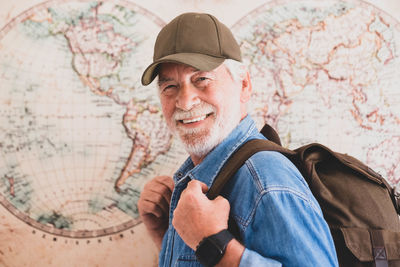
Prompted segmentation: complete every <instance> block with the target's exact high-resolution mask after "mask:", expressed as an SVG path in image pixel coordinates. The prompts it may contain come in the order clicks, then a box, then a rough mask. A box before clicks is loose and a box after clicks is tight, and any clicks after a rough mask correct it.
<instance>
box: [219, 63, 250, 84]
mask: <svg viewBox="0 0 400 267" xmlns="http://www.w3.org/2000/svg"><path fill="white" fill-rule="evenodd" d="M223 64H224V66H225V68H226V69H227V70H228V72H229V73H230V75H231V77H232V79H233V80H234V81H235V82H237V81H241V80H243V79H244V78H245V75H246V72H247V67H246V65H245V64H243V63H242V62H240V61H237V60H233V59H225V61H224V63H223Z"/></svg>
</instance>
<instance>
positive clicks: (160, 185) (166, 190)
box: [142, 176, 174, 205]
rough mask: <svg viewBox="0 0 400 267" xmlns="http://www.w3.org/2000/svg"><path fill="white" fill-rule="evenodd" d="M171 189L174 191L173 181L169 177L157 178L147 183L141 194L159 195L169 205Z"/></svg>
mask: <svg viewBox="0 0 400 267" xmlns="http://www.w3.org/2000/svg"><path fill="white" fill-rule="evenodd" d="M173 189H174V181H173V180H172V178H171V177H168V176H165V177H161V176H159V177H156V178H154V179H152V180H151V181H150V182H148V183H147V184H146V185H145V186H144V188H143V191H142V193H143V192H144V193H148V192H152V193H155V194H160V195H162V196H163V197H164V199H165V202H166V203H167V204H168V205H169V204H170V201H171V196H172V191H173Z"/></svg>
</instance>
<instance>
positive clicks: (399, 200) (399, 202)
mask: <svg viewBox="0 0 400 267" xmlns="http://www.w3.org/2000/svg"><path fill="white" fill-rule="evenodd" d="M393 198H394V204H395V208H396V211H397V214H399V215H400V184H397V185H396V186H395V187H394V188H393Z"/></svg>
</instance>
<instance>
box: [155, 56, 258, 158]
mask: <svg viewBox="0 0 400 267" xmlns="http://www.w3.org/2000/svg"><path fill="white" fill-rule="evenodd" d="M247 79H248V76H247V77H246V79H245V80H246V81H237V82H235V81H234V80H233V79H232V77H231V75H230V74H229V72H228V70H227V69H226V67H225V66H224V65H220V66H219V67H217V68H216V69H214V70H212V71H208V72H204V71H198V70H196V69H194V68H192V67H190V66H187V65H183V64H175V63H164V64H162V65H161V67H160V70H159V81H158V85H159V94H160V100H161V106H162V109H163V113H164V117H165V119H166V121H167V124H168V127H169V128H170V129H171V131H172V132H173V133H175V134H176V135H178V136H179V137H180V139H181V140H182V142H183V144H184V146H185V148H186V150H187V151H188V153H189V154H190V156H191V158H192V160H193V162H194V163H195V164H198V163H200V162H201V160H202V159H203V158H204V157H205V155H207V153H209V152H210V151H211V150H212V149H213V148H214V147H215V146H217V145H218V144H219V143H220V142H221V141H222V140H223V139H224V138H225V137H226V136H227V135H228V134H229V133H230V132H231V131H232V130H233V129H234V128H235V127H236V126H237V125H238V123H239V122H240V120H241V119H242V118H243V117H245V116H246V108H245V103H246V102H247V100H248V98H249V96H250V91H251V86H247V85H250V83H249V82H247Z"/></svg>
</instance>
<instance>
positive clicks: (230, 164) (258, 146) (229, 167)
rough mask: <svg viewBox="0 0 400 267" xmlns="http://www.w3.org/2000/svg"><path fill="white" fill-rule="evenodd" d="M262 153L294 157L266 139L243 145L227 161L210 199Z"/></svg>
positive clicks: (213, 187)
mask: <svg viewBox="0 0 400 267" xmlns="http://www.w3.org/2000/svg"><path fill="white" fill-rule="evenodd" d="M260 151H278V152H281V153H283V154H285V155H293V154H295V152H294V151H291V150H289V149H286V148H284V147H282V146H280V145H278V144H276V143H274V142H272V141H269V140H264V139H254V140H250V141H248V142H246V143H245V144H243V145H242V146H241V147H240V148H239V149H238V150H237V151H236V152H234V153H233V155H232V156H231V157H230V158H229V159H228V160H227V162H226V163H225V164H224V166H223V167H222V169H221V171H220V172H219V174H218V175H217V177H216V178H215V180H214V183H213V184H212V186H211V187H210V189H209V190H208V192H207V197H208V198H209V199H214V198H216V197H217V196H218V195H219V193H220V192H221V190H222V188H223V187H224V186H225V184H226V183H227V182H228V181H229V179H230V178H231V177H232V176H233V175H234V174H235V173H236V172H237V171H238V170H239V169H240V167H242V165H243V164H244V163H245V162H246V160H247V159H249V158H250V157H251V156H252V155H254V154H256V153H257V152H260Z"/></svg>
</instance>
